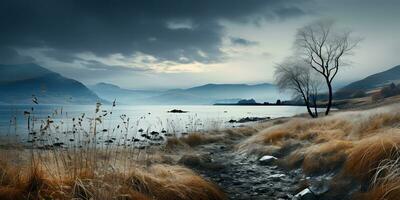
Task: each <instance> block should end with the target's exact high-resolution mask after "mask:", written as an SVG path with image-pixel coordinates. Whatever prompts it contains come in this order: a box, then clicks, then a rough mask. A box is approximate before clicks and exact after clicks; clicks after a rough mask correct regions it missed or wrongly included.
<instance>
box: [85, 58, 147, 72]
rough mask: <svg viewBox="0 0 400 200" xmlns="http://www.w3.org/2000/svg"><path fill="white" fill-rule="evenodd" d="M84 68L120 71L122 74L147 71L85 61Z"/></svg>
mask: <svg viewBox="0 0 400 200" xmlns="http://www.w3.org/2000/svg"><path fill="white" fill-rule="evenodd" d="M85 66H86V68H88V69H93V70H104V71H122V72H138V71H139V72H142V71H149V70H148V69H144V68H140V67H124V66H120V65H106V64H103V63H101V62H98V61H86V64H85Z"/></svg>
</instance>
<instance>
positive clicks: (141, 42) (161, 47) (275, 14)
mask: <svg viewBox="0 0 400 200" xmlns="http://www.w3.org/2000/svg"><path fill="white" fill-rule="evenodd" d="M307 2H308V0H303V1H298V0H288V1H281V0H247V1H242V0H218V1H216V0H198V1H189V0H168V1H167V0H143V1H134V0H132V1H128V0H126V1H123V0H122V1H108V0H102V1H101V0H86V1H83V0H57V1H55V0H37V1H32V0H4V1H1V2H0V27H1V32H0V47H10V48H15V49H29V48H45V49H49V50H47V53H46V55H47V56H49V57H52V58H54V59H57V60H60V61H63V62H70V61H72V60H73V59H74V56H73V55H74V54H75V53H79V52H92V53H94V54H95V55H98V56H107V55H110V54H115V53H120V54H122V55H132V54H133V53H135V52H142V53H144V54H149V55H152V56H154V57H156V58H157V59H160V60H171V61H176V62H188V61H198V62H203V63H207V62H214V61H216V60H218V59H219V58H220V56H221V54H222V52H221V51H220V50H219V47H220V45H221V40H222V36H223V27H222V25H221V24H220V23H219V20H230V21H234V22H238V23H251V22H252V21H255V20H259V19H285V18H288V17H293V16H299V15H303V14H304V13H305V10H304V9H303V5H304V4H305V3H307ZM189 22H190V23H189ZM199 52H202V53H199ZM204 54H205V55H206V56H205V55H204ZM182 57H184V58H185V59H181V58H182ZM182 60H184V61H182ZM0 62H1V61H0Z"/></svg>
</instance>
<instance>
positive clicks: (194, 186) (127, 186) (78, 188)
mask: <svg viewBox="0 0 400 200" xmlns="http://www.w3.org/2000/svg"><path fill="white" fill-rule="evenodd" d="M45 169H46V168H45V167H44V166H42V163H40V162H39V161H37V162H34V163H32V165H28V166H23V167H22V168H19V169H18V170H17V169H16V168H15V166H12V164H10V163H7V162H6V161H5V160H2V162H1V165H0V173H1V174H0V175H1V179H0V199H16V200H18V199H73V198H78V199H115V198H117V199H118V198H120V199H139V200H141V199H143V200H145V199H146V200H147V199H160V200H164V199H165V200H168V199H181V200H186V199H199V200H203V199H204V200H205V199H215V200H219V199H226V197H225V195H224V193H223V192H222V191H221V190H220V189H219V188H218V187H217V186H216V185H214V184H213V183H211V182H208V181H206V180H204V179H202V178H201V177H200V176H199V175H197V174H196V173H194V172H193V171H191V170H189V169H187V168H183V167H180V166H172V165H160V164H154V165H151V166H149V167H141V166H138V165H135V166H131V167H130V168H129V171H126V172H120V171H113V170H111V171H93V170H92V171H83V172H82V173H80V174H79V175H77V176H76V177H73V178H71V177H70V176H68V175H66V176H64V177H56V176H54V175H53V174H52V173H51V172H49V171H46V170H45ZM67 173H68V172H66V174H67Z"/></svg>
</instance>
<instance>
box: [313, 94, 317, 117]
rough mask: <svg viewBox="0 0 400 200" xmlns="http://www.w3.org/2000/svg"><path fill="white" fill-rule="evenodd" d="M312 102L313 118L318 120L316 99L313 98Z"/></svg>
mask: <svg viewBox="0 0 400 200" xmlns="http://www.w3.org/2000/svg"><path fill="white" fill-rule="evenodd" d="M313 102H314V115H315V118H318V106H317V98H316V97H314V99H313Z"/></svg>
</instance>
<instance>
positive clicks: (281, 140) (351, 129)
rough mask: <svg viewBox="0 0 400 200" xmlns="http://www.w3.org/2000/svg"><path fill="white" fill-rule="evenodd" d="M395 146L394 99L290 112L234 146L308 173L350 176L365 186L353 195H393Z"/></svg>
mask: <svg viewBox="0 0 400 200" xmlns="http://www.w3.org/2000/svg"><path fill="white" fill-rule="evenodd" d="M399 147H400V104H394V105H391V106H386V107H381V108H375V109H371V110H364V111H347V112H336V113H334V114H333V115H331V116H328V117H322V118H318V119H310V118H304V117H295V118H292V119H291V120H289V121H287V122H284V123H281V124H278V125H275V126H270V127H267V128H266V129H264V130H261V131H260V132H258V133H257V134H254V135H252V136H250V137H249V138H248V139H246V140H244V141H243V142H241V143H240V144H239V145H237V151H238V152H239V153H242V154H247V155H249V156H251V155H255V156H257V157H259V156H262V155H266V154H269V155H275V156H277V157H278V158H280V159H279V160H278V164H280V165H281V166H283V167H288V168H297V167H301V168H302V169H303V171H304V172H305V173H306V174H308V175H314V174H320V173H328V172H336V173H337V174H340V175H341V176H343V177H346V178H348V177H349V176H350V177H353V178H354V179H356V180H358V181H359V182H360V183H362V184H363V185H364V186H365V185H366V186H371V188H370V190H369V191H368V192H366V193H362V194H360V195H359V196H358V197H360V198H362V199H399V195H400V194H399V191H400V189H399V188H398V184H400V182H399V180H400V164H396V165H395V167H393V164H387V163H392V162H394V161H395V160H399V158H400V148H399ZM397 163H400V161H399V162H397ZM335 180H336V181H338V180H339V179H335ZM395 183H397V186H396V184H395Z"/></svg>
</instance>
